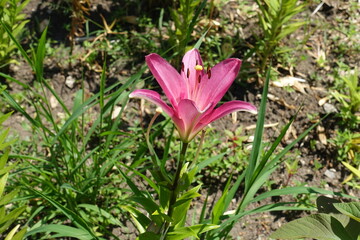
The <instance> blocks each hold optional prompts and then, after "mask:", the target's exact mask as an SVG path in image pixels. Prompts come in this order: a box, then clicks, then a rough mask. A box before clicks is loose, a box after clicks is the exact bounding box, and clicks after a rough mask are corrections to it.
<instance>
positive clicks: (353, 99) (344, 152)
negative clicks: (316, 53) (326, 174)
mask: <svg viewBox="0 0 360 240" xmlns="http://www.w3.org/2000/svg"><path fill="white" fill-rule="evenodd" d="M338 65H339V69H338V70H337V71H338V72H339V71H345V74H339V73H338V72H336V74H335V86H334V90H332V91H331V95H332V96H333V97H334V98H335V99H336V100H337V101H338V102H339V103H340V104H341V107H340V112H339V113H338V114H337V115H338V117H339V118H340V120H341V121H339V127H340V129H339V130H338V131H337V132H336V133H337V134H336V137H335V138H334V139H332V140H331V142H332V143H333V144H334V145H335V146H336V147H337V160H338V161H343V162H345V166H347V168H349V167H351V166H355V169H356V168H358V167H359V166H360V147H359V139H360V134H359V133H358V132H357V130H358V126H359V124H360V116H359V111H360V86H359V82H358V78H359V73H358V70H357V69H354V70H351V69H349V67H348V66H347V65H345V64H343V63H341V62H340V63H338ZM351 172H353V171H351ZM352 179H353V174H351V175H350V176H349V177H348V178H347V179H345V181H344V183H348V184H350V185H353V186H354V187H359V186H358V184H356V183H354V182H353V181H351V180H352Z"/></svg>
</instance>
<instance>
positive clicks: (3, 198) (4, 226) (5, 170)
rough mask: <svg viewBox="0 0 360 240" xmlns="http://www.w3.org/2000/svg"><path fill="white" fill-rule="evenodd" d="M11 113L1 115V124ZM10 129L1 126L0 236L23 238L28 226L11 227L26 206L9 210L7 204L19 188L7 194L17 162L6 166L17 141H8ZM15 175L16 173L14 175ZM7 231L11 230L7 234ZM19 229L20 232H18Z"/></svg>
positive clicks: (17, 239)
mask: <svg viewBox="0 0 360 240" xmlns="http://www.w3.org/2000/svg"><path fill="white" fill-rule="evenodd" d="M10 115H11V113H8V114H5V115H2V116H1V117H0V126H1V125H2V123H3V122H4V121H5V120H6V119H8V118H9V117H10ZM8 133H9V129H5V130H4V129H3V128H2V127H0V152H1V153H2V154H1V156H0V238H1V239H5V240H21V239H22V238H23V236H24V234H25V233H26V229H27V228H26V227H23V228H22V229H21V230H20V231H18V230H19V228H20V225H16V226H15V227H14V228H12V229H10V227H11V226H12V224H13V223H14V222H15V221H16V220H17V218H18V217H19V215H20V214H21V213H22V212H23V211H24V210H25V208H26V206H22V207H19V208H15V209H12V210H11V211H8V209H7V207H6V206H7V205H9V204H10V203H12V201H13V200H14V198H15V197H16V196H17V195H18V193H19V189H15V190H13V191H11V192H9V193H7V194H5V186H6V182H7V179H8V178H9V176H11V175H10V171H11V170H13V169H14V168H15V167H16V166H17V163H13V164H11V165H9V166H6V162H7V160H8V157H9V153H10V146H11V145H12V144H13V143H14V142H15V141H14V140H12V141H6V138H7V135H8ZM12 176H14V175H12ZM6 231H9V232H8V234H7V235H5V233H6ZM17 231H18V232H17Z"/></svg>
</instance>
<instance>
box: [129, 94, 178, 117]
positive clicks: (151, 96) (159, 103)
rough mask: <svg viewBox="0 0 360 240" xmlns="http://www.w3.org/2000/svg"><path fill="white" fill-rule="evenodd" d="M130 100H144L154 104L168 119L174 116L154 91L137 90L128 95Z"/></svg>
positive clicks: (171, 110) (172, 111)
mask: <svg viewBox="0 0 360 240" xmlns="http://www.w3.org/2000/svg"><path fill="white" fill-rule="evenodd" d="M129 97H130V98H144V99H146V100H148V101H150V102H152V103H154V104H156V105H157V106H159V107H161V108H162V110H163V111H164V112H165V113H166V114H167V115H169V116H170V117H172V116H173V115H174V110H173V109H172V108H171V107H169V105H167V104H166V103H165V102H164V101H163V100H162V99H161V97H160V94H158V93H157V92H155V91H152V90H147V89H138V90H135V91H133V92H132V93H131V94H130V95H129Z"/></svg>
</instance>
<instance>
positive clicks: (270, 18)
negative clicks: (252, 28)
mask: <svg viewBox="0 0 360 240" xmlns="http://www.w3.org/2000/svg"><path fill="white" fill-rule="evenodd" d="M256 3H257V5H258V6H259V8H260V13H259V14H258V18H259V24H260V26H261V29H262V32H263V35H264V36H263V37H261V38H260V37H258V39H257V40H258V46H256V51H257V53H258V55H259V57H260V72H261V73H263V72H264V70H265V67H266V66H267V64H268V60H269V59H270V58H271V56H273V55H274V54H276V53H277V51H278V49H277V48H278V46H279V43H280V42H281V41H282V40H283V39H284V38H285V37H286V36H288V35H290V34H291V33H293V32H294V31H296V30H297V29H298V28H300V27H301V26H303V25H304V24H306V21H304V20H300V19H299V20H297V19H294V17H295V15H297V14H298V13H301V12H302V11H304V10H305V7H306V4H305V3H299V1H298V0H256Z"/></svg>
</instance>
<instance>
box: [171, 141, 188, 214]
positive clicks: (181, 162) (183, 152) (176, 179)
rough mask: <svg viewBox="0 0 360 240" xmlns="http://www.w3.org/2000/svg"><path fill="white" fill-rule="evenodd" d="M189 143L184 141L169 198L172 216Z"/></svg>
mask: <svg viewBox="0 0 360 240" xmlns="http://www.w3.org/2000/svg"><path fill="white" fill-rule="evenodd" d="M188 145H189V143H183V145H182V148H181V152H180V159H179V163H178V166H177V169H176V173H175V177H174V180H173V184H172V186H171V197H170V200H169V211H168V216H169V217H172V213H173V211H174V204H175V203H176V198H177V195H178V193H177V191H176V189H177V187H178V185H179V180H180V173H181V169H182V167H183V165H184V162H185V155H186V150H187V147H188Z"/></svg>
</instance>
